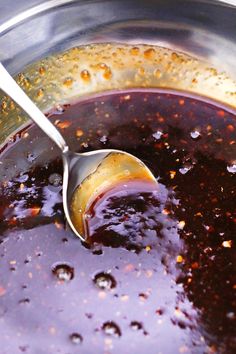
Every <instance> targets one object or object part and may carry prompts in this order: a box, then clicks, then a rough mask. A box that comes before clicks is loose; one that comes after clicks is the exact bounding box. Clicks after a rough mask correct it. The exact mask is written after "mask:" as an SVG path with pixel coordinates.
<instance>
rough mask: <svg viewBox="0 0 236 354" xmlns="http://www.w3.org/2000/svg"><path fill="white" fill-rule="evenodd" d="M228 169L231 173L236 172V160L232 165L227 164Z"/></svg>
mask: <svg viewBox="0 0 236 354" xmlns="http://www.w3.org/2000/svg"><path fill="white" fill-rule="evenodd" d="M227 171H228V172H230V173H236V162H234V163H233V164H232V165H229V166H227Z"/></svg>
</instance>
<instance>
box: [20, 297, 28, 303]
mask: <svg viewBox="0 0 236 354" xmlns="http://www.w3.org/2000/svg"><path fill="white" fill-rule="evenodd" d="M29 303H30V299H28V298H25V299H21V300H20V301H19V304H29Z"/></svg>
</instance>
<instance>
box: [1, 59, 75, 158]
mask: <svg viewBox="0 0 236 354" xmlns="http://www.w3.org/2000/svg"><path fill="white" fill-rule="evenodd" d="M0 88H1V89H2V90H3V91H4V92H5V93H6V94H7V95H8V96H10V97H11V98H12V99H13V100H14V101H15V102H16V103H17V104H18V105H19V106H20V107H21V108H22V109H23V110H24V111H25V112H26V113H27V114H28V115H29V117H30V118H31V119H32V120H33V121H34V122H35V123H36V124H37V125H38V126H39V128H40V129H42V130H43V131H44V133H46V134H47V135H48V136H49V138H50V139H52V140H53V141H54V142H55V143H56V144H57V146H58V147H59V148H60V149H61V150H62V152H66V151H67V150H68V146H67V144H66V142H65V140H64V138H63V137H62V135H61V134H60V132H59V131H58V130H57V128H56V127H55V126H54V125H53V124H52V123H51V122H50V121H49V119H47V117H45V115H44V114H43V113H42V112H41V111H40V109H39V108H38V107H37V106H36V105H35V104H34V103H33V102H32V101H31V99H30V98H29V97H28V96H27V95H26V94H25V93H24V91H23V90H22V89H21V88H20V86H19V85H18V84H17V83H16V81H15V80H14V79H13V78H12V76H11V75H10V74H9V73H8V71H7V70H6V69H5V68H4V66H3V65H2V64H1V63H0Z"/></svg>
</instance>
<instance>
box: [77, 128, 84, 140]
mask: <svg viewBox="0 0 236 354" xmlns="http://www.w3.org/2000/svg"><path fill="white" fill-rule="evenodd" d="M83 135H84V132H83V130H82V129H77V130H76V136H77V138H80V137H81V136H83Z"/></svg>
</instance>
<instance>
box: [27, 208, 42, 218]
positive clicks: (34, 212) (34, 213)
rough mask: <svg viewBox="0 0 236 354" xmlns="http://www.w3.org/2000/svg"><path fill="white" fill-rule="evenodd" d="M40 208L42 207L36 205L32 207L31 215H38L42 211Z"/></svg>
mask: <svg viewBox="0 0 236 354" xmlns="http://www.w3.org/2000/svg"><path fill="white" fill-rule="evenodd" d="M40 210H41V208H40V207H38V206H34V207H32V208H30V215H31V216H36V215H38V214H39V213H40Z"/></svg>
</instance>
